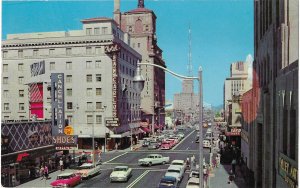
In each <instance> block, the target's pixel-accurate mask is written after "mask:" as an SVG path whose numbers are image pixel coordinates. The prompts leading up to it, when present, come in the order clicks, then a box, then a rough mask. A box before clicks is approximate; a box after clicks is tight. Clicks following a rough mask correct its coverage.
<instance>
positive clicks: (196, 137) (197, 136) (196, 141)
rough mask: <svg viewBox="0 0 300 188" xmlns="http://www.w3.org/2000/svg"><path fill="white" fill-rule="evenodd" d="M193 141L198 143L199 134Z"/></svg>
mask: <svg viewBox="0 0 300 188" xmlns="http://www.w3.org/2000/svg"><path fill="white" fill-rule="evenodd" d="M195 142H196V143H199V135H197V136H196V140H195Z"/></svg>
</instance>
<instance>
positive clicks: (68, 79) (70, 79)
mask: <svg viewBox="0 0 300 188" xmlns="http://www.w3.org/2000/svg"><path fill="white" fill-rule="evenodd" d="M66 82H67V83H72V75H67V80H66Z"/></svg>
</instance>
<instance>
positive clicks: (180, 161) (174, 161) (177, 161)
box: [172, 160, 184, 163]
mask: <svg viewBox="0 0 300 188" xmlns="http://www.w3.org/2000/svg"><path fill="white" fill-rule="evenodd" d="M172 163H184V161H183V160H173V161H172Z"/></svg>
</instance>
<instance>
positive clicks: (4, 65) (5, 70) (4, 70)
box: [3, 64, 8, 72]
mask: <svg viewBox="0 0 300 188" xmlns="http://www.w3.org/2000/svg"><path fill="white" fill-rule="evenodd" d="M7 71H8V64H3V72H7Z"/></svg>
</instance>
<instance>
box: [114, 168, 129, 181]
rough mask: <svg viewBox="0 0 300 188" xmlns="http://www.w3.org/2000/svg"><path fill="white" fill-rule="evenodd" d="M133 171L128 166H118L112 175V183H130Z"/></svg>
mask: <svg viewBox="0 0 300 188" xmlns="http://www.w3.org/2000/svg"><path fill="white" fill-rule="evenodd" d="M131 173H132V169H131V168H129V167H128V166H116V167H115V168H114V170H113V172H112V173H111V174H110V182H114V181H125V182H126V181H128V179H129V178H130V177H131Z"/></svg>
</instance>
